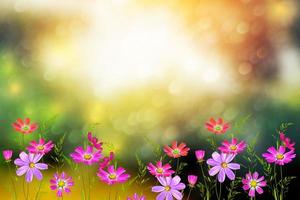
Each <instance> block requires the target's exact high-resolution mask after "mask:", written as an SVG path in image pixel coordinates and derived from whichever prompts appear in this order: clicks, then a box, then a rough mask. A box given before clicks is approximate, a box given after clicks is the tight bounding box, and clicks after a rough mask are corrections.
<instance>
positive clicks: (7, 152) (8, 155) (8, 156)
mask: <svg viewBox="0 0 300 200" xmlns="http://www.w3.org/2000/svg"><path fill="white" fill-rule="evenodd" d="M12 153H13V151H12V150H3V151H2V154H3V157H4V159H5V160H6V161H10V159H11V157H12Z"/></svg>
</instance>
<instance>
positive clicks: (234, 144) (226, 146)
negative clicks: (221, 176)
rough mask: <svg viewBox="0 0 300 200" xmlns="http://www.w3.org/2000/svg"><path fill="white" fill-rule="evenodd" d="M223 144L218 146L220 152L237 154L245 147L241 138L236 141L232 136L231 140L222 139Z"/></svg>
mask: <svg viewBox="0 0 300 200" xmlns="http://www.w3.org/2000/svg"><path fill="white" fill-rule="evenodd" d="M222 144H223V146H221V147H219V150H220V151H221V152H222V153H227V154H230V153H231V154H238V153H241V152H242V151H244V149H245V148H246V146H247V145H246V143H245V142H244V141H243V140H242V141H241V142H240V143H238V140H237V139H236V138H232V139H231V142H228V141H227V140H224V141H223V142H222Z"/></svg>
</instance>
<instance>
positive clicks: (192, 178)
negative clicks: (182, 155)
mask: <svg viewBox="0 0 300 200" xmlns="http://www.w3.org/2000/svg"><path fill="white" fill-rule="evenodd" d="M197 180H198V176H195V175H189V176H188V182H189V186H190V187H194V186H195V184H196V183H197Z"/></svg>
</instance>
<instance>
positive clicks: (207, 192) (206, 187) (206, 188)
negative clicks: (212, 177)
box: [200, 163, 209, 199]
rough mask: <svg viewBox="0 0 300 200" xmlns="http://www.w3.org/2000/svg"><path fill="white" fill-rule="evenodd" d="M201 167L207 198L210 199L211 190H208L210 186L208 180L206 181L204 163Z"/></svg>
mask: <svg viewBox="0 0 300 200" xmlns="http://www.w3.org/2000/svg"><path fill="white" fill-rule="evenodd" d="M200 169H201V173H202V177H203V180H204V185H205V192H206V199H209V190H208V186H207V182H206V176H205V174H204V170H203V166H202V163H200Z"/></svg>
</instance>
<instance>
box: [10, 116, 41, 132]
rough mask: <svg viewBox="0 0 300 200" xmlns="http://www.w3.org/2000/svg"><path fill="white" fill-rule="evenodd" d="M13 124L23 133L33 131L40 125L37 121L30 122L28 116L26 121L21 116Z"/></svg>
mask: <svg viewBox="0 0 300 200" xmlns="http://www.w3.org/2000/svg"><path fill="white" fill-rule="evenodd" d="M12 126H13V127H14V128H15V130H16V131H18V132H20V133H22V134H29V133H32V132H34V131H35V130H36V129H37V128H38V125H37V124H36V123H32V124H30V119H29V118H26V119H25V120H24V121H23V120H22V119H20V118H19V119H17V121H16V122H14V123H13V124H12Z"/></svg>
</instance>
